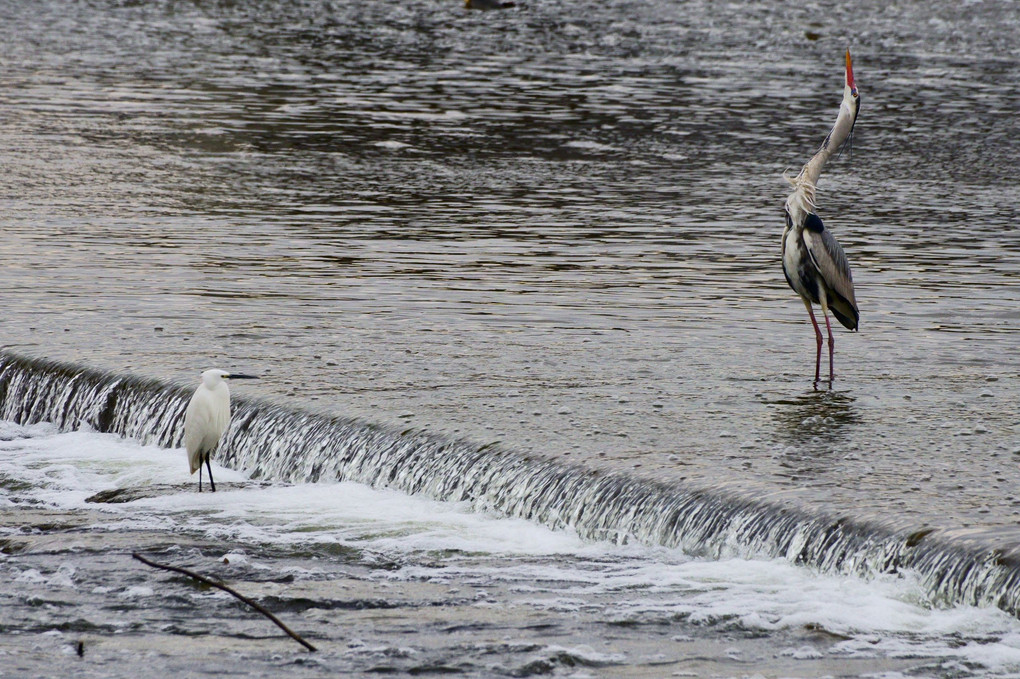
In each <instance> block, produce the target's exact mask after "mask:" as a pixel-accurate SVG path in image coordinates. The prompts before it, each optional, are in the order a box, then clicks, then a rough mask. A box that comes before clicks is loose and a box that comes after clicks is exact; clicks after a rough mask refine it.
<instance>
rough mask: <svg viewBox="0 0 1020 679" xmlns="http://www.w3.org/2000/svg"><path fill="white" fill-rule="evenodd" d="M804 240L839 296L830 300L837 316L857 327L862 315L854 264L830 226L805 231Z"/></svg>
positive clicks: (816, 264) (846, 323) (827, 283)
mask: <svg viewBox="0 0 1020 679" xmlns="http://www.w3.org/2000/svg"><path fill="white" fill-rule="evenodd" d="M804 243H805V245H807V250H808V254H809V255H810V256H811V261H812V263H814V265H815V269H817V270H818V273H819V274H820V275H821V277H822V280H824V281H825V285H826V286H827V287H828V288H829V290H831V291H832V292H833V293H835V295H836V297H837V298H836V299H833V300H830V307H831V308H832V310H833V312H834V313H835V315H836V317H837V318H838V319H839V321H840V323H842V324H843V325H845V326H846V327H848V328H850V329H851V330H854V329H856V328H857V321H858V319H859V317H860V314H859V312H858V311H857V299H856V297H855V296H854V279H853V276H852V275H851V274H850V263H849V262H847V260H846V255H845V254H844V253H843V248H842V247H840V245H839V241H837V240H836V238H835V237H834V236H833V235H832V234H831V233H829V230H828V229H822V230H820V231H810V232H809V231H805V238H804Z"/></svg>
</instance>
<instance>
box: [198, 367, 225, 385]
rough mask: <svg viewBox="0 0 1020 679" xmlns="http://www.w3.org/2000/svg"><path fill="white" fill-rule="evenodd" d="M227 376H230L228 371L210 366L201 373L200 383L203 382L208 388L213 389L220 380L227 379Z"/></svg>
mask: <svg viewBox="0 0 1020 679" xmlns="http://www.w3.org/2000/svg"><path fill="white" fill-rule="evenodd" d="M228 377H230V373H228V372H227V371H226V370H220V369H219V368H210V369H209V370H206V371H205V372H204V373H202V384H204V385H205V386H206V387H207V388H209V389H214V388H216V385H218V384H219V383H220V382H222V381H223V380H225V379H227V378H228Z"/></svg>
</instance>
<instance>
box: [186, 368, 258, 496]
mask: <svg viewBox="0 0 1020 679" xmlns="http://www.w3.org/2000/svg"><path fill="white" fill-rule="evenodd" d="M230 377H234V378H249V377H250V376H249V375H231V374H230V373H228V372H227V371H226V370H219V369H217V368H213V369H211V370H206V371H205V372H204V373H202V383H201V384H199V385H198V389H196V390H195V395H194V396H192V397H191V402H190V403H188V410H187V412H185V413H184V447H185V448H186V449H187V451H188V464H189V465H190V466H191V473H192V474H194V473H195V472H196V471H197V472H198V490H199V492H201V491H202V464H203V463H204V464H205V465H206V468H207V469H208V470H209V485H210V486H211V487H212V490H213V492H216V484H215V483H214V482H213V476H212V464H211V463H210V462H209V459H210V458H211V457H212V454H213V453H215V452H216V448H217V447H218V446H219V445H220V437H221V436H223V432H225V431H226V430H227V425H228V424H230V389H228V388H227V383H226V380H227V379H228V378H230Z"/></svg>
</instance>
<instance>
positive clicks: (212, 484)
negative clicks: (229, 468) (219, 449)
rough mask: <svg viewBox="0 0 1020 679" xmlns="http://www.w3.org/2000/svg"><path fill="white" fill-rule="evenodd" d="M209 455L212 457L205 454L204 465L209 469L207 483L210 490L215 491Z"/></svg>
mask: <svg viewBox="0 0 1020 679" xmlns="http://www.w3.org/2000/svg"><path fill="white" fill-rule="evenodd" d="M210 457H212V455H207V456H206V458H205V466H206V469H208V470H209V485H210V486H211V487H212V492H214V493H215V492H216V483H215V482H214V481H213V479H212V462H210V461H209V458H210Z"/></svg>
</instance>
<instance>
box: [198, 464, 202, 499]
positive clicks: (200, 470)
mask: <svg viewBox="0 0 1020 679" xmlns="http://www.w3.org/2000/svg"><path fill="white" fill-rule="evenodd" d="M198 492H199V493H201V492H202V463H201V462H199V463H198Z"/></svg>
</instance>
